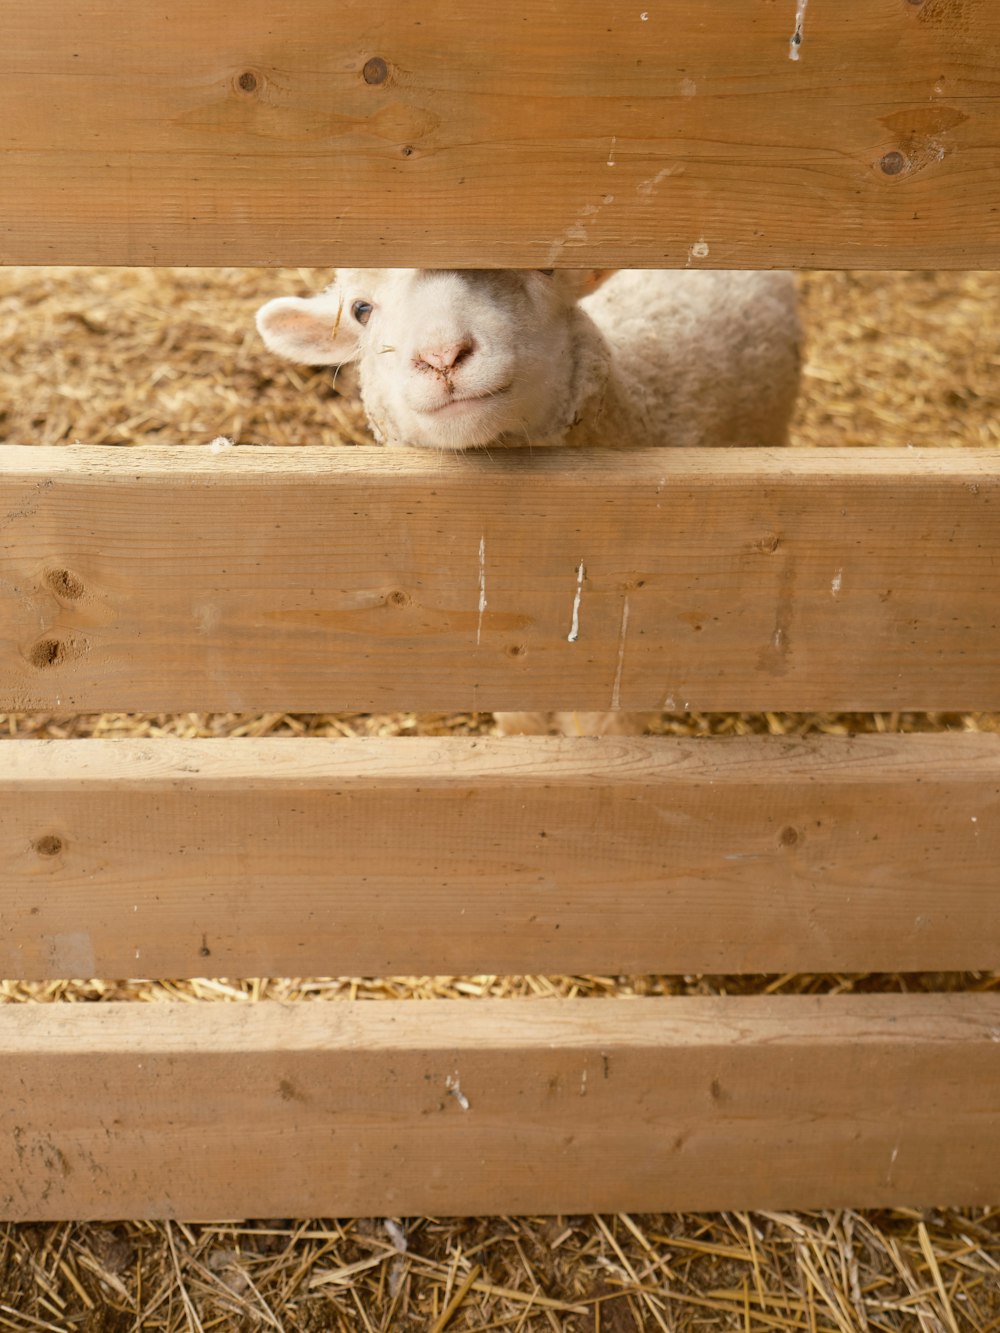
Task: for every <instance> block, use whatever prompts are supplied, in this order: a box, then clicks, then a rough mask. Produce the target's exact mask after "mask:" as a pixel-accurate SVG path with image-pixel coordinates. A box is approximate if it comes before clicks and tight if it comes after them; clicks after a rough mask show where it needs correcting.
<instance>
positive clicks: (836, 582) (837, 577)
mask: <svg viewBox="0 0 1000 1333" xmlns="http://www.w3.org/2000/svg"><path fill="white" fill-rule="evenodd" d="M843 583H844V571H843V570H842V569H838V570H837V572H836V574H834V576H833V582H832V583H831V584H830V596H831V597H839V596H840V589H841V587H842V586H843Z"/></svg>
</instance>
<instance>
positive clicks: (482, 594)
mask: <svg viewBox="0 0 1000 1333" xmlns="http://www.w3.org/2000/svg"><path fill="white" fill-rule="evenodd" d="M485 610H486V535H485V533H484V534H483V536H482V537H480V538H479V620H478V621H477V622H476V647H477V648H478V647H479V641H480V639H481V638H482V637H483V612H484V611H485Z"/></svg>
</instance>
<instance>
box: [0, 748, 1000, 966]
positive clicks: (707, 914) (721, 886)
mask: <svg viewBox="0 0 1000 1333" xmlns="http://www.w3.org/2000/svg"><path fill="white" fill-rule="evenodd" d="M998 864H1000V736H998V735H976V734H971V735H931V736H920V735H916V736H859V737H856V738H855V739H853V740H850V739H844V738H839V737H821V738H815V737H814V738H809V739H804V740H786V739H779V738H774V737H743V738H736V739H729V740H726V739H716V740H712V741H710V742H705V741H697V740H695V741H691V740H688V739H684V740H674V739H663V738H660V739H627V740H623V739H610V738H608V739H602V740H587V739H579V738H578V739H574V740H567V739H562V738H541V737H531V738H516V737H511V738H507V739H499V740H498V739H489V738H486V739H483V738H480V739H471V738H461V737H446V738H440V739H430V738H406V739H395V740H393V739H389V740H385V739H360V740H334V741H324V740H318V739H307V740H293V739H278V740H237V741H195V742H188V743H182V742H170V741H166V742H163V741H160V742H157V741H145V740H143V741H59V742H54V743H52V744H42V743H37V742H36V743H27V744H23V745H9V744H8V745H2V746H0V975H4V976H17V977H21V978H30V979H38V978H59V977H66V976H80V977H90V976H100V977H118V976H131V975H142V976H153V977H178V976H185V977H187V976H204V975H211V976H230V977H232V976H289V975H291V976H310V975H321V976H331V975H332V976H354V975H363V976H372V975H374V976H385V975H414V974H416V975H423V974H428V973H429V974H431V975H441V974H447V975H454V974H460V975H461V974H470V973H471V974H478V973H497V972H499V973H521V972H541V973H546V972H549V973H551V972H579V973H583V974H586V975H593V974H598V975H621V974H626V975H629V974H636V973H644V972H661V973H704V972H709V973H713V972H714V973H733V972H792V971H805V972H825V971H835V972H864V971H914V970H921V969H923V970H933V971H939V970H947V969H953V970H961V969H977V968H981V969H984V970H989V969H990V968H992V967H994V966H995V964H996V960H997V958H998V957H1000V917H998V914H997V912H996V910H995V901H996V892H997V887H996V886H997V869H996V868H997V865H998Z"/></svg>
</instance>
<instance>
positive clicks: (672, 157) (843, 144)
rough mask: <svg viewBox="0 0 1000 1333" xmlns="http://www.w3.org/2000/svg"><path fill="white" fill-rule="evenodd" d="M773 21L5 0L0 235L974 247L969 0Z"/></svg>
mask: <svg viewBox="0 0 1000 1333" xmlns="http://www.w3.org/2000/svg"><path fill="white" fill-rule="evenodd" d="M803 8H804V7H803ZM795 26H796V25H795V5H794V4H793V3H791V0H789V2H788V3H786V4H760V3H754V2H753V0H713V2H712V4H711V5H710V6H706V5H705V4H704V3H702V0H662V2H661V3H658V4H650V5H648V6H647V7H646V8H645V9H643V6H642V5H641V4H640V3H638V0H636V2H635V3H633V0H628V3H624V2H623V0H574V2H573V3H572V4H569V3H562V4H554V5H543V6H540V5H538V4H537V3H536V2H535V0H511V2H510V3H506V4H504V5H497V4H487V3H484V0H465V2H458V3H453V4H449V5H447V6H438V7H435V6H429V7H424V8H422V9H420V10H419V16H418V11H416V10H414V8H413V6H412V5H408V4H405V3H402V2H400V3H395V4H391V3H383V4H381V5H378V6H375V7H373V6H372V5H371V4H370V3H367V2H365V0H342V3H340V4H338V5H337V12H336V22H331V21H330V12H329V6H328V4H327V3H325V0H288V3H285V4H283V5H282V6H281V10H280V14H277V13H276V12H275V9H274V6H273V5H272V4H269V3H265V0H246V3H244V4H241V6H240V10H239V20H238V22H237V21H236V20H234V18H233V17H232V15H231V14H230V13H229V12H228V11H226V10H225V9H223V8H220V7H216V6H211V5H205V4H204V3H202V0H167V2H166V3H163V4H160V5H157V6H156V7H155V8H152V9H147V8H145V7H141V6H140V7H136V8H134V9H133V10H131V11H130V13H129V21H128V23H127V24H126V23H122V22H121V20H120V15H119V14H118V12H117V11H116V10H114V9H113V8H110V7H106V8H104V9H99V10H97V11H96V12H95V10H94V9H93V7H92V6H81V5H78V4H70V3H68V0H37V2H36V3H34V4H32V5H30V6H12V7H10V12H9V13H8V14H7V15H5V23H4V41H3V44H2V48H0V126H2V127H3V128H2V132H0V147H2V151H0V198H2V199H3V209H2V213H0V262H3V263H8V264H9V263H45V264H48V263H59V262H71V263H78V264H79V263H83V264H106V263H127V264H267V265H270V264H290V265H296V264H316V265H331V266H333V265H338V264H361V265H368V264H371V265H392V264H417V265H421V266H431V267H433V266H437V267H446V266H461V267H472V266H479V265H494V264H495V265H508V266H520V267H551V266H552V265H553V264H557V265H569V266H572V265H590V264H598V265H606V264H619V265H631V266H638V267H655V266H684V265H685V264H688V263H693V264H702V265H705V266H707V267H713V268H725V267H754V266H760V267H768V266H775V265H794V266H805V267H862V266H867V267H872V268H883V267H886V266H891V267H894V268H895V267H900V268H902V267H911V268H925V267H958V268H968V267H991V266H992V267H995V266H997V264H998V263H1000V174H998V173H997V171H996V144H997V141H998V138H1000V73H998V71H1000V13H998V10H997V6H996V5H995V4H994V3H993V2H992V0H923V3H920V4H914V3H906V0H838V3H837V4H835V5H818V4H816V5H812V6H811V7H809V8H808V10H806V12H805V14H804V22H803V25H802V30H801V34H800V35H801V43H800V44H799V45H797V46H795V47H794V48H793V46H792V45H791V38H792V36H793V32H794V30H795ZM793 53H794V54H795V55H797V57H798V58H797V59H792V58H791V56H792V55H793ZM379 61H381V62H382V64H381V66H380V65H379V64H378V63H377V62H379ZM383 75H384V77H383Z"/></svg>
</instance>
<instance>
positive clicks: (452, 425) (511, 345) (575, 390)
mask: <svg viewBox="0 0 1000 1333" xmlns="http://www.w3.org/2000/svg"><path fill="white" fill-rule="evenodd" d="M611 272H613V270H610V269H576V270H562V271H559V272H555V271H547V270H546V271H539V270H534V269H531V270H525V269H494V270H479V269H462V270H456V269H413V268H401V269H341V270H339V272H338V273H337V276H336V279H335V281H334V282H333V284H332V285H331V286H330V287H328V288H327V290H326V291H325V292H323V293H321V294H320V295H319V296H313V297H309V298H301V297H281V298H279V299H278V300H275V301H269V302H268V303H267V305H265V306H262V307H261V309H260V310H259V311H258V313H257V327H258V328H259V330H260V332H261V335H262V336H263V338H264V341H265V342H266V343H267V345H268V347H270V348H271V350H272V351H274V352H277V353H279V354H280V355H282V356H285V357H288V358H290V359H291V360H293V361H300V362H304V363H306V364H307V365H341V364H343V363H344V362H347V361H354V360H357V361H358V363H359V371H360V380H361V396H362V399H363V401H364V406H365V411H366V412H367V414H368V420H369V422H370V424H371V426H372V429H373V431H374V432H375V435H376V437H377V438H378V439H379V440H381V441H382V442H384V443H386V444H402V445H418V446H425V447H431V448H438V449H468V448H475V447H478V446H489V445H493V444H508V445H518V444H525V443H529V442H530V443H532V444H554V443H558V442H560V441H561V439H562V438H563V437H564V436H565V433H566V431H567V429H568V428H569V426H570V425H571V424H572V422H573V421H574V419H575V418H576V417H577V416H578V415H579V413H580V412H581V411H582V409H583V405H584V403H585V402H586V401H587V399H588V398H590V397H591V395H593V394H595V393H598V392H600V390H601V388H602V385H603V381H604V379H605V378H606V375H607V363H608V355H609V353H608V350H607V347H606V345H605V343H604V340H603V339H602V337H601V335H600V333H599V332H598V330H597V329H596V327H595V326H594V324H593V322H592V321H591V320H590V318H589V317H588V316H587V315H586V314H585V313H584V312H583V311H582V310H580V309H579V308H578V306H577V304H576V303H577V300H578V299H579V298H580V297H582V296H584V295H586V294H587V293H589V292H591V291H594V290H595V289H596V288H597V287H598V286H599V285H600V284H601V283H602V282H603V281H604V279H605V278H606V277H607V276H609V275H610V273H611Z"/></svg>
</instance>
